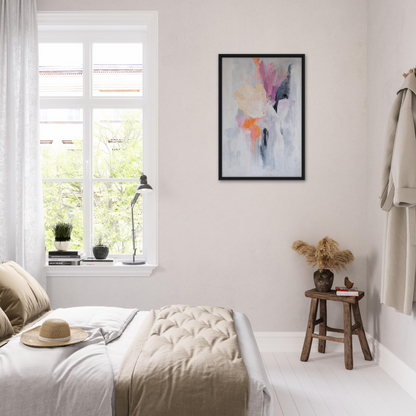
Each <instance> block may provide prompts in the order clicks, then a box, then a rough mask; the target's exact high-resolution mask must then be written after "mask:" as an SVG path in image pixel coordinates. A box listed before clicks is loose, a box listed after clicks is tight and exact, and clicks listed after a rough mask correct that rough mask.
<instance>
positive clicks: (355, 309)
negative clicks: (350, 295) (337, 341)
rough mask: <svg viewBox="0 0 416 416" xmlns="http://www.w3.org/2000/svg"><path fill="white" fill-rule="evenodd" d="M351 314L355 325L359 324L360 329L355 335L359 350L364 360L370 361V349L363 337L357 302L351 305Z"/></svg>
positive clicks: (363, 332)
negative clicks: (359, 346) (358, 341)
mask: <svg viewBox="0 0 416 416" xmlns="http://www.w3.org/2000/svg"><path fill="white" fill-rule="evenodd" d="M352 312H353V314H354V320H355V323H357V322H359V323H360V327H359V328H358V329H357V333H358V339H359V340H360V345H361V349H362V351H363V354H364V358H365V359H366V360H367V361H371V360H372V359H373V357H372V356H371V351H370V347H369V346H368V342H367V337H366V336H365V331H364V326H363V321H362V319H361V313H360V306H359V304H358V302H357V303H353V304H352Z"/></svg>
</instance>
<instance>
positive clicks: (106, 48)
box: [92, 43, 143, 97]
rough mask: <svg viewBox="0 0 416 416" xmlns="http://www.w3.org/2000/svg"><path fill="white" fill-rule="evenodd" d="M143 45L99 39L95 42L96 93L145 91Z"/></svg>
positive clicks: (103, 94)
mask: <svg viewBox="0 0 416 416" xmlns="http://www.w3.org/2000/svg"><path fill="white" fill-rule="evenodd" d="M142 49H143V45H142V44H141V43H105V44H104V43H97V44H94V45H93V61H92V62H93V95H94V96H126V97H132V96H142V95H143V52H142Z"/></svg>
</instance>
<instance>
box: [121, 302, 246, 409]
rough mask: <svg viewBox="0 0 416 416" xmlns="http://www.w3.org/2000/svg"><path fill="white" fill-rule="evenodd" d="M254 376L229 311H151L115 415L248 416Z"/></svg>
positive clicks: (129, 360) (126, 366)
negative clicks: (243, 354)
mask: <svg viewBox="0 0 416 416" xmlns="http://www.w3.org/2000/svg"><path fill="white" fill-rule="evenodd" d="M248 398H249V379H248V375H247V370H246V367H245V365H244V362H243V359H242V357H241V352H240V348H239V344H238V338H237V334H236V331H235V327H234V320H233V312H232V310H230V309H225V308H219V307H211V306H187V305H173V306H166V307H164V308H162V309H161V310H160V311H151V313H150V314H149V315H148V317H147V319H146V321H145V322H144V323H143V325H142V326H141V328H140V330H139V332H138V333H137V335H136V337H135V339H134V341H133V343H132V345H131V346H130V348H129V350H128V351H127V353H126V355H125V356H124V359H123V363H122V365H121V368H120V372H119V375H118V379H117V383H116V416H162V415H163V416H168V415H169V416H216V415H218V416H246V415H247V409H248Z"/></svg>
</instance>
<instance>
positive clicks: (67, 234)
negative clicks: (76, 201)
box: [52, 222, 73, 241]
mask: <svg viewBox="0 0 416 416" xmlns="http://www.w3.org/2000/svg"><path fill="white" fill-rule="evenodd" d="M72 227H73V226H72V224H71V223H69V222H57V223H56V224H55V225H54V226H53V227H52V231H53V233H54V234H55V241H70V240H71V233H72Z"/></svg>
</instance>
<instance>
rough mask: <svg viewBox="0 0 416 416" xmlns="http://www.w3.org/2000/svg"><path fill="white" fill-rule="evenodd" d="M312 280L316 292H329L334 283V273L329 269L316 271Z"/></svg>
mask: <svg viewBox="0 0 416 416" xmlns="http://www.w3.org/2000/svg"><path fill="white" fill-rule="evenodd" d="M313 280H314V282H315V287H316V290H317V291H318V292H329V291H330V290H331V287H332V283H334V273H332V272H331V270H329V269H323V270H317V271H316V272H315V273H314V274H313Z"/></svg>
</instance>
